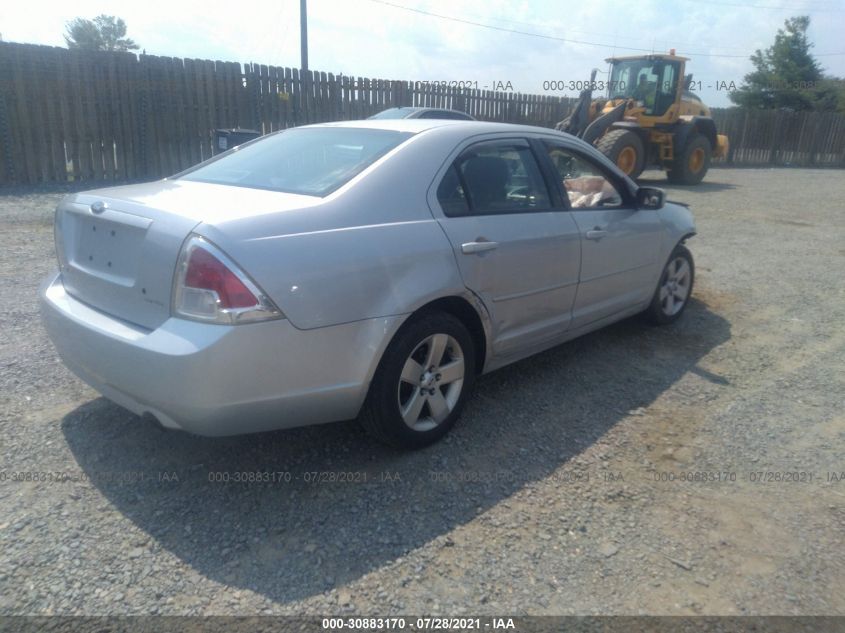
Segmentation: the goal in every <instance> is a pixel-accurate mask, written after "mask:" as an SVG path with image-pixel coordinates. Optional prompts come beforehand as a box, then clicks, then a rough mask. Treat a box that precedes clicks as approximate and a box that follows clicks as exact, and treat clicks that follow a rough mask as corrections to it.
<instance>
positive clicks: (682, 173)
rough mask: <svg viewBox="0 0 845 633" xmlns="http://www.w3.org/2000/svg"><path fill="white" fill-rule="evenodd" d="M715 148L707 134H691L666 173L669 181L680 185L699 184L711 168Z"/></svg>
mask: <svg viewBox="0 0 845 633" xmlns="http://www.w3.org/2000/svg"><path fill="white" fill-rule="evenodd" d="M712 152H713V150H712V148H711V147H710V141H708V140H707V137H706V136H703V135H701V134H696V135H694V136H691V137H690V139H689V141H688V142H687V146H686V147H684V149H683V151H681V152H680V153H679V154H677V155H676V156H675V160H674V161H673V163H672V168H671V169H670V170H669V171H668V172H667V173H666V177H667V178H668V179H669V182H673V183H677V184H679V185H697V184H698V183H700V182H701V181H702V179H703V178H704V175H705V174H706V173H707V170H708V169H710V156H711V154H712Z"/></svg>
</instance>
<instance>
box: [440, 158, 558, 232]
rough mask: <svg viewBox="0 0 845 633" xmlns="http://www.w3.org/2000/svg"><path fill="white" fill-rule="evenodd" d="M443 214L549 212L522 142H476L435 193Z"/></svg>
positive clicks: (533, 163) (542, 187) (535, 169)
mask: <svg viewBox="0 0 845 633" xmlns="http://www.w3.org/2000/svg"><path fill="white" fill-rule="evenodd" d="M437 194H438V199H439V201H440V205H441V207H443V212H444V213H445V214H446V215H449V216H455V215H466V214H467V213H469V214H471V215H490V214H503V213H526V212H531V211H542V210H546V209H549V208H550V207H551V203H550V201H549V193H548V190H547V189H546V184H545V182H544V181H543V176H542V174H541V173H540V168H539V166H538V165H537V161H536V159H535V158H534V154H533V153H532V152H531V149H530V148H529V147H528V144H527V143H525V142H520V141H517V142H514V141H494V142H485V143H479V144H478V145H475V146H473V147H470V148H469V149H468V150H466V151H465V152H464V153H463V154H461V155H460V156H459V157H458V159H457V160H456V161H455V163H454V165H453V166H452V167H451V168H450V169H449V171H448V172H447V173H446V175H445V176H444V178H443V181H441V183H440V187H438V190H437Z"/></svg>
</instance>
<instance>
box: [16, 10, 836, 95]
mask: <svg viewBox="0 0 845 633" xmlns="http://www.w3.org/2000/svg"><path fill="white" fill-rule="evenodd" d="M401 7H406V8H401ZM407 8H411V9H416V10H417V11H413V10H408V9H407ZM421 12H425V13H421ZM101 13H105V14H108V15H116V16H119V17H121V18H123V19H124V20H125V21H126V23H127V25H128V27H129V32H128V36H129V37H131V38H133V39H134V40H135V41H136V42H137V43H138V44H139V45H140V46H141V47H142V48H143V49H145V50H146V52H147V53H148V54H154V55H166V56H171V57H192V58H202V59H215V60H224V61H237V62H257V63H261V64H268V65H275V66H289V67H298V66H299V63H300V42H299V0H238V1H237V2H225V3H224V2H213V1H209V0H170V1H168V2H166V3H165V2H160V1H158V0H149V1H147V2H137V1H131V0H75V1H74V2H57V1H54V2H46V1H43V0H27V1H23V0H3V2H2V3H0V36H2V38H3V40H4V41H8V42H30V43H35V44H47V45H53V46H64V40H63V38H62V35H63V33H64V28H65V24H66V23H67V22H68V21H69V20H71V19H73V18H75V17H86V18H93V17H94V16H96V15H98V14H101ZM432 13H433V14H437V15H428V14H432ZM801 14H806V15H809V16H810V17H811V20H812V21H811V25H810V32H809V34H810V40H811V41H812V42H813V43H814V45H815V46H814V48H813V52H814V53H815V54H817V55H818V59H819V61H820V63H821V64H822V66H823V67H824V68H825V70H826V72H828V73H830V74H833V75H836V76H840V77H842V76H845V41H843V34H845V29H843V27H845V0H755V1H754V2H743V0H710V1H704V0H674V1H670V0H636V1H626V2H623V1H621V0H589V1H584V2H570V1H566V0H563V1H557V2H555V1H553V0H510V1H508V0H463V1H461V2H456V1H454V0H308V43H309V66H310V68H311V69H312V70H322V71H325V72H332V73H335V74H339V73H343V74H347V75H356V76H360V77H371V78H382V79H405V80H428V81H464V82H471V83H470V85H471V86H472V87H478V88H482V89H484V88H486V89H493V88H494V86H497V85H501V86H505V87H508V88H510V87H512V88H513V89H514V90H515V91H518V92H524V93H531V94H543V93H545V94H557V95H560V96H577V90H569V89H568V88H569V86H568V84H569V82H574V81H584V80H587V79H589V76H590V70H591V69H592V68H599V69H600V71H606V69H607V65H606V64H605V63H604V59H605V58H607V57H609V56H611V55H614V54H616V55H624V54H628V55H632V54H639V52H638V51H637V50H631V49H645V50H646V51H650V50H653V51H655V52H667V51H668V50H669V49H670V48H675V49H676V51H677V53H678V54H682V55H683V54H686V56H688V57H690V58H691V61H690V62H688V64H687V72H688V73H689V72H692V73H693V74H694V78H695V80H696V82H698V81H701V91H700V93H699V94H700V96H701V97H702V98H703V99H704V101H705V102H706V103H708V104H709V105H712V106H727V105H729V104H730V102H729V100H728V97H727V92H726V90H725V87H730V84H731V82H733V83H734V84H735V85H737V86H739V85H740V83H741V82H742V78H743V76H744V75H745V74H746V73H747V72H749V70H751V62H750V61H749V55H750V54H751V53H753V52H754V50H755V49H758V48H766V47H767V46H769V45H770V44H771V43H772V42H773V40H774V35H775V33H776V31H777V29H778V28H779V27H781V26H782V25H783V22H784V20H785V19H787V18H788V17H790V16H793V15H801ZM470 23H476V24H470ZM478 24H482V25H486V26H487V27H495V28H485V27H483V26H478ZM509 31H522V32H524V33H513V32H509ZM525 33H528V34H525ZM831 53H833V54H831ZM837 53H838V54H837ZM597 78H598V79H601V78H602V73H601V72H600V73H599V75H598V77H597ZM547 82H563V83H562V84H561V83H558V84H557V86H558V87H563V88H564V89H563V90H554V89H553V86H554V84H548V83H547ZM544 86H545V87H546V88H549V89H544ZM550 86H551V87H550Z"/></svg>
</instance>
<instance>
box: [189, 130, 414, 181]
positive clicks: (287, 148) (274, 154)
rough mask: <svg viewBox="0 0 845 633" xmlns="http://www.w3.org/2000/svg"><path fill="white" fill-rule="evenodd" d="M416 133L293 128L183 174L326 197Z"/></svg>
mask: <svg viewBox="0 0 845 633" xmlns="http://www.w3.org/2000/svg"><path fill="white" fill-rule="evenodd" d="M411 136H413V134H412V133H410V132H396V131H393V130H369V129H365V128H340V127H329V128H294V129H291V130H286V131H284V132H281V133H279V134H274V135H272V136H268V137H267V138H264V139H261V140H259V141H256V142H254V143H251V144H249V145H246V146H244V147H241V148H239V149H237V150H234V151H232V152H230V153H227V154H226V155H224V156H222V157H221V158H220V159H218V160H215V161H212V162H210V163H208V164H207V165H203V166H201V167H198V168H196V169H194V170H192V171H190V172H188V173H187V174H185V175H184V176H180V178H181V179H182V180H192V181H197V182H210V183H215V184H221V185H235V186H239V187H252V188H254V189H271V190H273V191H284V192H287V193H299V194H305V195H310V196H325V195H328V194H329V193H331V192H332V191H334V190H335V189H337V188H338V187H340V186H342V185H344V184H346V183H347V182H349V181H350V180H351V179H352V178H353V177H355V176H356V175H357V174H359V173H360V172H361V171H363V170H364V169H366V168H367V167H368V166H369V165H371V164H372V163H374V162H375V161H376V160H378V159H379V158H380V157H381V156H383V155H384V154H386V153H387V152H389V151H390V150H392V149H393V148H394V147H396V146H398V145H399V144H401V143H402V142H403V141H405V140H407V139H408V138H410V137H411Z"/></svg>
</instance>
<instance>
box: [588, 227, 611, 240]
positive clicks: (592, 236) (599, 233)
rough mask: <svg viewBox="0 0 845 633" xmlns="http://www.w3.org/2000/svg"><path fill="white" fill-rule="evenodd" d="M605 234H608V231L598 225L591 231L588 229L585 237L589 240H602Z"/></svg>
mask: <svg viewBox="0 0 845 633" xmlns="http://www.w3.org/2000/svg"><path fill="white" fill-rule="evenodd" d="M605 235H607V231H605V230H604V229H600V228H599V227H596V228H594V229H592V230H591V231H587V234H586V235H585V237H586V238H587V239H588V240H600V239H601V238H603V237H604V236H605Z"/></svg>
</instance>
